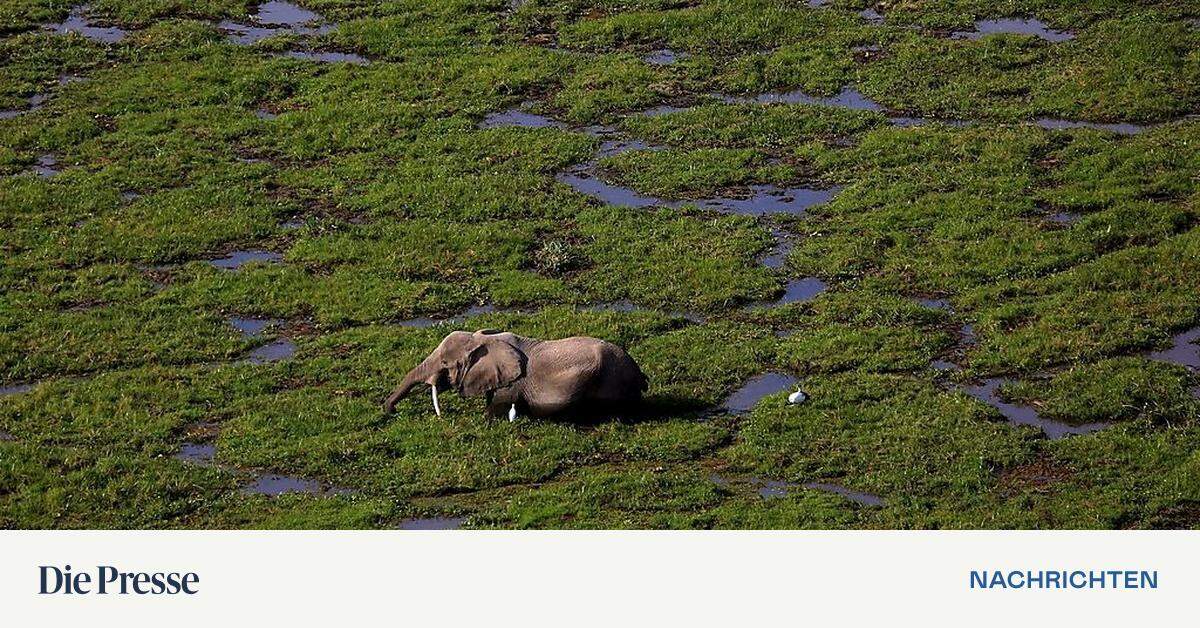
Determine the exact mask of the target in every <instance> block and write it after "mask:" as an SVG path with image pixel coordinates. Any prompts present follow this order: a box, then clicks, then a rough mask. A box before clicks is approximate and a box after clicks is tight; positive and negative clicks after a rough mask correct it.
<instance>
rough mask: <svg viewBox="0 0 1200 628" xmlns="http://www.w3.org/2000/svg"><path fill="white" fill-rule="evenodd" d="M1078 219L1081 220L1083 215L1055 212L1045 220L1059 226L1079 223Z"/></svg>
mask: <svg viewBox="0 0 1200 628" xmlns="http://www.w3.org/2000/svg"><path fill="white" fill-rule="evenodd" d="M1080 218H1083V215H1082V214H1076V213H1075V212H1055V213H1053V214H1050V215H1049V216H1046V220H1049V221H1050V222H1053V223H1055V224H1060V225H1071V224H1075V223H1077V222H1079V219H1080Z"/></svg>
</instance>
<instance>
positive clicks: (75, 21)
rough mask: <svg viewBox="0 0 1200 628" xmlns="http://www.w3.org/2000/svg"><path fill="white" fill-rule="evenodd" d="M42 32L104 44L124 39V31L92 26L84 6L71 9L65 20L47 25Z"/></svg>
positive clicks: (112, 27)
mask: <svg viewBox="0 0 1200 628" xmlns="http://www.w3.org/2000/svg"><path fill="white" fill-rule="evenodd" d="M42 28H43V29H44V30H47V31H51V32H54V33H60V34H68V33H78V34H80V35H82V36H84V37H87V38H88V39H91V40H94V41H98V42H101V43H105V44H115V43H117V42H119V41H121V40H122V39H124V38H125V35H126V31H125V30H123V29H121V28H117V27H115V26H98V25H96V24H93V23H92V21H91V19H90V18H89V16H88V14H87V8H86V6H85V5H77V6H75V7H74V8H72V9H71V14H70V15H68V16H67V19H65V20H63V21H62V22H59V23H57V24H47V25H46V26H43V27H42Z"/></svg>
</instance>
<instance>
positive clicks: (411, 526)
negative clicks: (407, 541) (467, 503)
mask: <svg viewBox="0 0 1200 628" xmlns="http://www.w3.org/2000/svg"><path fill="white" fill-rule="evenodd" d="M466 520H467V518H466V517H432V518H429V519H407V520H405V521H401V522H400V525H399V526H397V528H398V529H400V530H457V529H458V528H459V526H461V525H462V523H463V522H464V521H466Z"/></svg>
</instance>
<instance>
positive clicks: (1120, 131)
mask: <svg viewBox="0 0 1200 628" xmlns="http://www.w3.org/2000/svg"><path fill="white" fill-rule="evenodd" d="M1034 124H1036V125H1038V126H1040V127H1042V128H1043V129H1048V130H1051V131H1053V130H1058V129H1097V130H1100V131H1108V132H1110V133H1116V134H1117V135H1137V134H1138V133H1141V132H1142V131H1145V130H1146V127H1145V126H1142V125H1140V124H1130V123H1128V122H1113V123H1107V122H1084V121H1082V120H1059V119H1056V118H1039V119H1038V120H1037V121H1036V122H1034Z"/></svg>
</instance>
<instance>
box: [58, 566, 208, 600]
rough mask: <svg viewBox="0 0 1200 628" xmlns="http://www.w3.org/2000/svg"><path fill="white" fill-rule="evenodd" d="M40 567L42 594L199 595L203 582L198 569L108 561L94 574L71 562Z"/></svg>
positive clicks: (97, 568)
mask: <svg viewBox="0 0 1200 628" xmlns="http://www.w3.org/2000/svg"><path fill="white" fill-rule="evenodd" d="M38 571H39V573H40V575H41V578H40V582H41V588H40V589H38V595H53V594H55V593H59V594H62V595H89V594H92V595H109V594H112V595H178V594H180V593H183V594H185V595H195V594H196V593H198V592H199V589H197V588H196V587H197V586H198V585H199V584H200V576H199V575H197V574H196V573H194V572H187V573H177V572H171V573H165V572H155V573H146V572H140V571H121V570H120V569H117V568H116V567H110V566H108V565H101V566H99V567H96V571H95V574H94V575H95V577H94V578H93V577H92V576H93V574H92V573H90V572H87V571H80V572H72V571H71V566H70V565H64V566H63V568H62V569H59V568H58V567H55V566H52V565H39V566H38Z"/></svg>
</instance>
